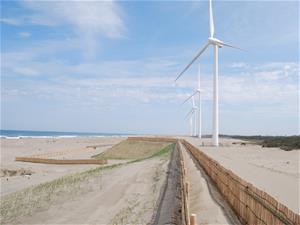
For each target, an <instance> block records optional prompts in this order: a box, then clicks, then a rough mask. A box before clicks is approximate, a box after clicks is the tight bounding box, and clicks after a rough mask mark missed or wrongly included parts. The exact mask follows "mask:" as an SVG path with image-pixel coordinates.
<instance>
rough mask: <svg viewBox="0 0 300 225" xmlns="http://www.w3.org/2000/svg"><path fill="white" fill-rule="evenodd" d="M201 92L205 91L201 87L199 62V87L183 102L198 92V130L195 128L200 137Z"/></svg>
mask: <svg viewBox="0 0 300 225" xmlns="http://www.w3.org/2000/svg"><path fill="white" fill-rule="evenodd" d="M201 93H203V90H202V89H201V85H200V64H199V67H198V87H197V90H196V91H195V92H194V93H193V94H191V95H190V96H189V97H188V98H187V99H186V100H185V101H184V102H183V103H185V102H187V101H188V100H189V99H190V98H194V96H195V95H196V94H198V130H197V128H195V130H197V131H198V132H197V131H196V132H197V133H196V134H195V136H198V138H201V136H202V134H201V131H202V129H201V124H202V123H201V111H202V110H201ZM195 124H196V121H195Z"/></svg>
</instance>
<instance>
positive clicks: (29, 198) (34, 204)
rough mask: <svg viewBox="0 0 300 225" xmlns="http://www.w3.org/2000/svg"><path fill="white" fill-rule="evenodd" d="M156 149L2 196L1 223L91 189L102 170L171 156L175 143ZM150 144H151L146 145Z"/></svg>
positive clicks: (10, 221) (9, 221) (0, 207)
mask: <svg viewBox="0 0 300 225" xmlns="http://www.w3.org/2000/svg"><path fill="white" fill-rule="evenodd" d="M160 145H161V146H163V147H162V148H159V149H156V151H150V152H151V153H153V154H152V155H148V154H145V155H146V156H145V157H144V158H138V159H134V160H131V161H129V162H126V163H119V164H114V165H109V166H99V167H97V168H94V169H90V170H87V171H84V172H81V173H75V174H72V175H68V176H64V177H61V178H59V179H56V180H53V181H50V182H46V183H42V184H39V185H37V186H34V187H29V188H26V189H24V190H22V191H19V192H16V193H12V194H10V195H7V196H4V197H2V198H1V206H0V218H1V220H0V224H7V223H8V224H10V223H12V222H13V221H15V219H16V218H20V217H22V216H25V215H30V214H32V213H33V212H34V211H36V210H37V209H47V208H48V207H49V205H50V203H51V202H53V201H57V200H59V201H63V200H64V198H68V196H75V194H76V193H78V192H80V193H82V192H85V191H88V190H89V187H88V183H89V182H88V181H89V179H91V178H93V177H99V175H101V172H102V171H105V170H110V169H114V168H118V167H121V166H125V165H128V164H131V163H136V162H140V161H143V160H147V159H152V158H156V157H159V158H162V157H169V154H170V153H171V151H172V150H173V149H174V147H175V144H174V143H173V144H170V143H169V144H166V143H164V145H162V143H161V144H160ZM147 146H149V145H148V144H147Z"/></svg>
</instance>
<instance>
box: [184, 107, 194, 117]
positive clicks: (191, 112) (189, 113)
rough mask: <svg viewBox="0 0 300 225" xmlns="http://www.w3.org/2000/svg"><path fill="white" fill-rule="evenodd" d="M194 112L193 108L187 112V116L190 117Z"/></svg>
mask: <svg viewBox="0 0 300 225" xmlns="http://www.w3.org/2000/svg"><path fill="white" fill-rule="evenodd" d="M192 114H193V109H191V110H190V111H189V112H188V113H187V114H186V116H185V118H188V117H189V116H190V115H192Z"/></svg>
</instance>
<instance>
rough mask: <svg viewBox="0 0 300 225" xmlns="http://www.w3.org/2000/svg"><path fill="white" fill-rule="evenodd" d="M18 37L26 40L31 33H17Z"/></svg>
mask: <svg viewBox="0 0 300 225" xmlns="http://www.w3.org/2000/svg"><path fill="white" fill-rule="evenodd" d="M18 35H19V36H20V37H22V38H28V37H30V36H31V33H29V32H19V33H18Z"/></svg>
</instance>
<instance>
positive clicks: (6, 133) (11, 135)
mask: <svg viewBox="0 0 300 225" xmlns="http://www.w3.org/2000/svg"><path fill="white" fill-rule="evenodd" d="M128 135H130V134H121V133H93V132H59V131H29V130H0V137H1V138H8V139H17V138H28V137H30V138H68V137H110V136H128Z"/></svg>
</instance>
